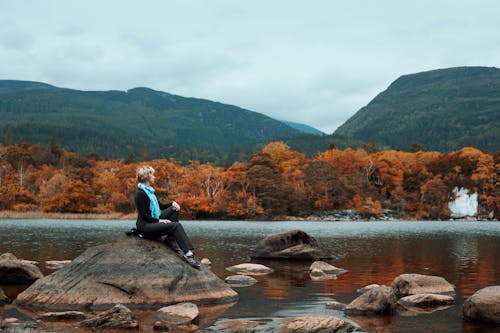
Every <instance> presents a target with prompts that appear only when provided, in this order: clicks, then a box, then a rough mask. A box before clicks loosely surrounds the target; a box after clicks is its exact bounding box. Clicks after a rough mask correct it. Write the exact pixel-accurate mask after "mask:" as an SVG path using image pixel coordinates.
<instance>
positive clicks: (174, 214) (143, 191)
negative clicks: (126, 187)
mask: <svg viewBox="0 0 500 333" xmlns="http://www.w3.org/2000/svg"><path fill="white" fill-rule="evenodd" d="M154 173H155V170H154V169H153V168H152V167H150V166H143V167H141V168H139V169H138V170H137V180H138V181H139V185H138V189H137V190H136V191H135V196H134V199H135V207H136V208H137V213H138V215H137V222H136V226H137V231H138V232H139V233H141V234H143V235H144V236H146V237H148V238H159V237H161V236H167V238H166V243H167V245H168V246H170V247H171V248H172V249H173V250H174V251H177V250H178V249H179V247H180V249H181V250H182V252H183V256H184V259H185V260H186V261H187V262H188V263H189V264H190V265H191V266H193V267H195V268H200V267H201V263H200V261H199V260H198V259H197V258H196V257H195V256H194V254H193V252H192V250H193V245H191V241H190V240H189V237H188V236H187V235H186V232H185V231H184V228H183V227H182V224H180V223H179V210H180V206H179V204H178V203H177V202H175V201H172V203H169V204H162V203H160V202H158V199H157V198H156V195H155V190H154V189H153V187H152V185H153V184H154V183H155V175H154ZM172 238H173V239H172ZM176 242H177V244H179V247H177V244H176Z"/></svg>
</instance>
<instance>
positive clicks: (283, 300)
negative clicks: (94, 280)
mask: <svg viewBox="0 0 500 333" xmlns="http://www.w3.org/2000/svg"><path fill="white" fill-rule="evenodd" d="M133 225H134V222H133V221H104V220H71V221H64V220H0V254H1V253H4V252H11V253H13V254H14V255H16V256H17V257H19V258H23V259H29V260H36V261H40V262H44V261H47V260H63V259H73V258H75V257H76V256H78V255H79V254H80V253H82V252H83V251H84V250H85V249H87V248H88V247H90V246H94V245H99V244H103V243H106V242H109V241H113V240H115V239H117V238H119V237H122V235H123V232H124V231H125V230H127V229H129V228H130V227H132V226H133ZM183 225H184V226H185V228H186V230H187V232H188V234H189V235H190V236H191V238H192V240H193V243H194V244H195V247H196V254H197V255H198V256H199V257H208V258H210V260H211V261H212V270H213V271H214V273H215V274H217V275H218V276H219V277H221V278H225V277H226V276H228V275H232V273H230V272H228V271H226V270H225V268H226V267H228V266H231V265H235V264H240V263H243V262H249V261H250V256H249V255H250V250H251V248H252V247H253V246H254V245H255V244H256V243H257V242H258V241H259V240H260V239H262V238H263V237H265V236H267V235H270V234H272V233H277V232H284V231H289V230H292V229H301V230H303V231H305V232H307V233H309V234H310V235H312V236H314V237H315V238H317V239H318V240H320V241H321V242H322V243H323V245H324V246H325V247H326V248H327V249H328V250H329V251H330V252H331V253H333V254H334V255H335V256H337V257H338V259H337V260H333V261H331V263H332V264H333V265H335V266H337V267H341V268H344V269H346V270H348V272H347V273H345V274H342V275H339V276H338V279H336V280H328V281H322V282H313V281H311V279H310V277H309V274H308V272H307V269H308V267H309V264H310V263H293V262H285V263H283V262H279V261H270V262H269V261H268V262H266V261H252V262H255V263H263V264H266V265H267V266H270V267H272V268H274V269H275V270H276V272H275V273H273V274H270V275H267V276H260V277H257V279H258V280H259V282H258V283H257V284H256V285H254V286H251V287H245V288H236V291H237V292H238V293H239V301H238V302H237V303H236V304H235V305H234V306H232V307H230V308H229V309H227V310H226V311H225V312H224V313H223V314H222V317H223V318H245V319H254V318H258V319H262V318H279V317H293V316H304V315H327V314H330V315H337V316H343V313H342V312H338V311H335V310H332V309H328V308H326V307H325V304H326V303H327V302H329V301H332V300H337V301H339V302H343V303H349V302H350V301H352V300H353V299H354V298H356V297H357V296H359V294H358V293H356V289H358V288H361V287H363V286H366V285H368V284H372V283H378V284H387V285H390V284H391V282H392V280H393V279H394V278H395V277H397V276H398V275H399V274H402V273H420V274H429V275H439V276H442V277H444V278H445V279H446V280H448V281H449V282H450V283H452V284H454V285H455V286H456V297H455V304H454V305H453V306H451V307H449V308H447V309H444V310H441V311H436V312H433V313H429V314H420V315H403V314H397V315H394V316H391V317H382V318H370V317H368V318H363V317H362V318H358V317H356V318H351V319H352V320H353V321H355V322H356V323H358V324H359V325H360V326H361V328H362V329H363V330H364V331H366V332H430V331H433V332H450V333H451V332H474V333H475V332H497V331H499V329H498V328H495V327H489V326H484V325H472V324H469V323H464V322H463V321H462V312H461V307H462V304H463V302H464V300H465V299H466V298H467V297H469V296H470V295H471V294H473V293H474V292H475V291H477V290H478V289H481V288H484V287H486V286H491V285H500V223H499V222H241V221H224V222H221V221H203V222H197V221H196V222H195V221H186V222H183ZM41 268H42V271H44V267H43V264H42V265H41ZM48 272H49V271H46V270H45V271H44V273H45V274H46V273H48ZM1 287H2V289H4V291H5V292H6V293H7V295H8V296H9V297H11V298H15V296H16V295H17V293H19V292H21V291H22V290H23V289H24V288H26V286H1ZM1 311H4V310H3V309H2V308H1V307H0V312H1Z"/></svg>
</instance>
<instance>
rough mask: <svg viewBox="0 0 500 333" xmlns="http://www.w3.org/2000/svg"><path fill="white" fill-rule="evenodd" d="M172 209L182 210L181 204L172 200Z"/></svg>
mask: <svg viewBox="0 0 500 333" xmlns="http://www.w3.org/2000/svg"><path fill="white" fill-rule="evenodd" d="M172 210H176V211H178V210H181V206H180V205H179V204H178V203H177V202H175V201H172Z"/></svg>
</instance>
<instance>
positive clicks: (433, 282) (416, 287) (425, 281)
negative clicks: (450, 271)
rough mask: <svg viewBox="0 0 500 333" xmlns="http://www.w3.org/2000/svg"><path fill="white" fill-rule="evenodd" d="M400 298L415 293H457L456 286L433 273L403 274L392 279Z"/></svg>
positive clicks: (395, 291)
mask: <svg viewBox="0 0 500 333" xmlns="http://www.w3.org/2000/svg"><path fill="white" fill-rule="evenodd" d="M392 288H393V289H394V293H395V294H396V296H397V297H398V298H400V297H404V296H408V295H415V294H455V286H453V285H452V284H450V283H449V282H448V281H446V280H445V279H444V278H442V277H440V276H433V275H422V274H401V275H400V276H398V277H397V278H395V279H394V281H392Z"/></svg>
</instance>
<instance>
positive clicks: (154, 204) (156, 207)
mask: <svg viewBox="0 0 500 333" xmlns="http://www.w3.org/2000/svg"><path fill="white" fill-rule="evenodd" d="M139 188H140V189H141V190H143V191H144V192H146V194H147V195H148V198H149V209H150V210H151V216H152V217H154V218H155V219H157V218H160V204H159V203H158V199H156V195H155V190H154V188H152V187H151V186H146V185H144V184H142V183H139Z"/></svg>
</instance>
